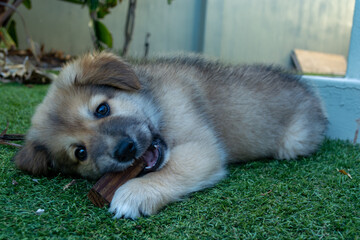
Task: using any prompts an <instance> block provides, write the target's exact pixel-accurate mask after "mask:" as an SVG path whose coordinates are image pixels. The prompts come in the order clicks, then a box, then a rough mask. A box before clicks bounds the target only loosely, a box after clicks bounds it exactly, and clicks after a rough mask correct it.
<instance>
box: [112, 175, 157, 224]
mask: <svg viewBox="0 0 360 240" xmlns="http://www.w3.org/2000/svg"><path fill="white" fill-rule="evenodd" d="M161 199H162V198H161V197H160V194H159V192H158V191H156V190H155V188H153V187H151V186H149V184H146V183H145V184H144V183H143V182H142V181H141V180H140V179H132V180H130V181H128V182H127V183H126V184H124V185H123V186H121V187H120V188H119V189H118V190H116V192H115V195H114V197H113V199H112V201H111V203H110V209H109V211H110V212H111V213H113V214H114V218H121V217H124V218H131V219H136V218H139V217H141V216H149V215H152V214H155V213H156V211H157V210H158V209H159V208H161V207H162V206H163V204H162V200H161Z"/></svg>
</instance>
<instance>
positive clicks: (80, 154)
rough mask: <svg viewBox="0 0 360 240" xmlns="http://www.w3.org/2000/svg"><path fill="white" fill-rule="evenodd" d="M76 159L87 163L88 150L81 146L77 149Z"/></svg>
mask: <svg viewBox="0 0 360 240" xmlns="http://www.w3.org/2000/svg"><path fill="white" fill-rule="evenodd" d="M75 157H76V158H77V159H78V160H79V161H85V160H86V158H87V152H86V148H85V147H84V146H79V147H77V148H76V149H75Z"/></svg>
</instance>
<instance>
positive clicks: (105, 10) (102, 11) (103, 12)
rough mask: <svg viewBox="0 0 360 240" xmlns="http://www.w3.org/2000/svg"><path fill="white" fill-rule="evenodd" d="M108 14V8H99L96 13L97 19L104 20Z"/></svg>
mask: <svg viewBox="0 0 360 240" xmlns="http://www.w3.org/2000/svg"><path fill="white" fill-rule="evenodd" d="M109 13H110V11H109V9H108V8H106V7H101V8H100V9H99V10H98V11H97V17H98V18H99V19H101V18H104V17H105V16H106V15H107V14H109Z"/></svg>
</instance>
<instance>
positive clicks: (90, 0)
mask: <svg viewBox="0 0 360 240" xmlns="http://www.w3.org/2000/svg"><path fill="white" fill-rule="evenodd" d="M87 4H88V6H89V10H90V12H92V11H96V9H97V8H98V7H99V0H87Z"/></svg>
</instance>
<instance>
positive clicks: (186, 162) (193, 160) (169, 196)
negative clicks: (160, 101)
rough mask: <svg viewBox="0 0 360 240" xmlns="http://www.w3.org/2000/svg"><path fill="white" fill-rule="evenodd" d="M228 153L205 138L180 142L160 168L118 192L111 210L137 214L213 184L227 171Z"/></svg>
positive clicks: (127, 215) (151, 211)
mask: <svg viewBox="0 0 360 240" xmlns="http://www.w3.org/2000/svg"><path fill="white" fill-rule="evenodd" d="M224 158H225V154H224V153H223V152H222V150H221V149H220V148H219V147H218V146H211V145H210V146H209V145H206V144H205V143H203V142H189V143H186V144H183V145H179V146H177V147H175V148H173V149H172V151H171V152H170V159H169V161H168V162H167V164H166V165H165V167H164V168H162V169H161V170H159V171H158V172H153V173H149V174H147V175H145V176H143V177H140V178H135V179H132V180H130V181H128V182H127V183H125V184H124V185H123V186H121V187H120V188H119V189H118V190H117V191H116V193H115V195H114V198H113V200H112V201H111V204H110V212H112V213H114V214H115V218H120V217H125V218H132V219H135V218H138V217H139V216H141V215H151V214H154V213H156V212H157V211H158V210H159V209H160V208H162V207H164V206H165V205H166V204H168V203H170V202H172V201H176V200H179V199H180V198H181V197H183V196H184V195H187V194H189V193H191V192H194V191H197V190H200V189H203V188H205V187H208V186H211V185H213V184H215V183H216V182H218V181H219V180H220V179H221V178H223V177H224V176H225V174H226V171H225V167H224V163H225V160H224Z"/></svg>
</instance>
